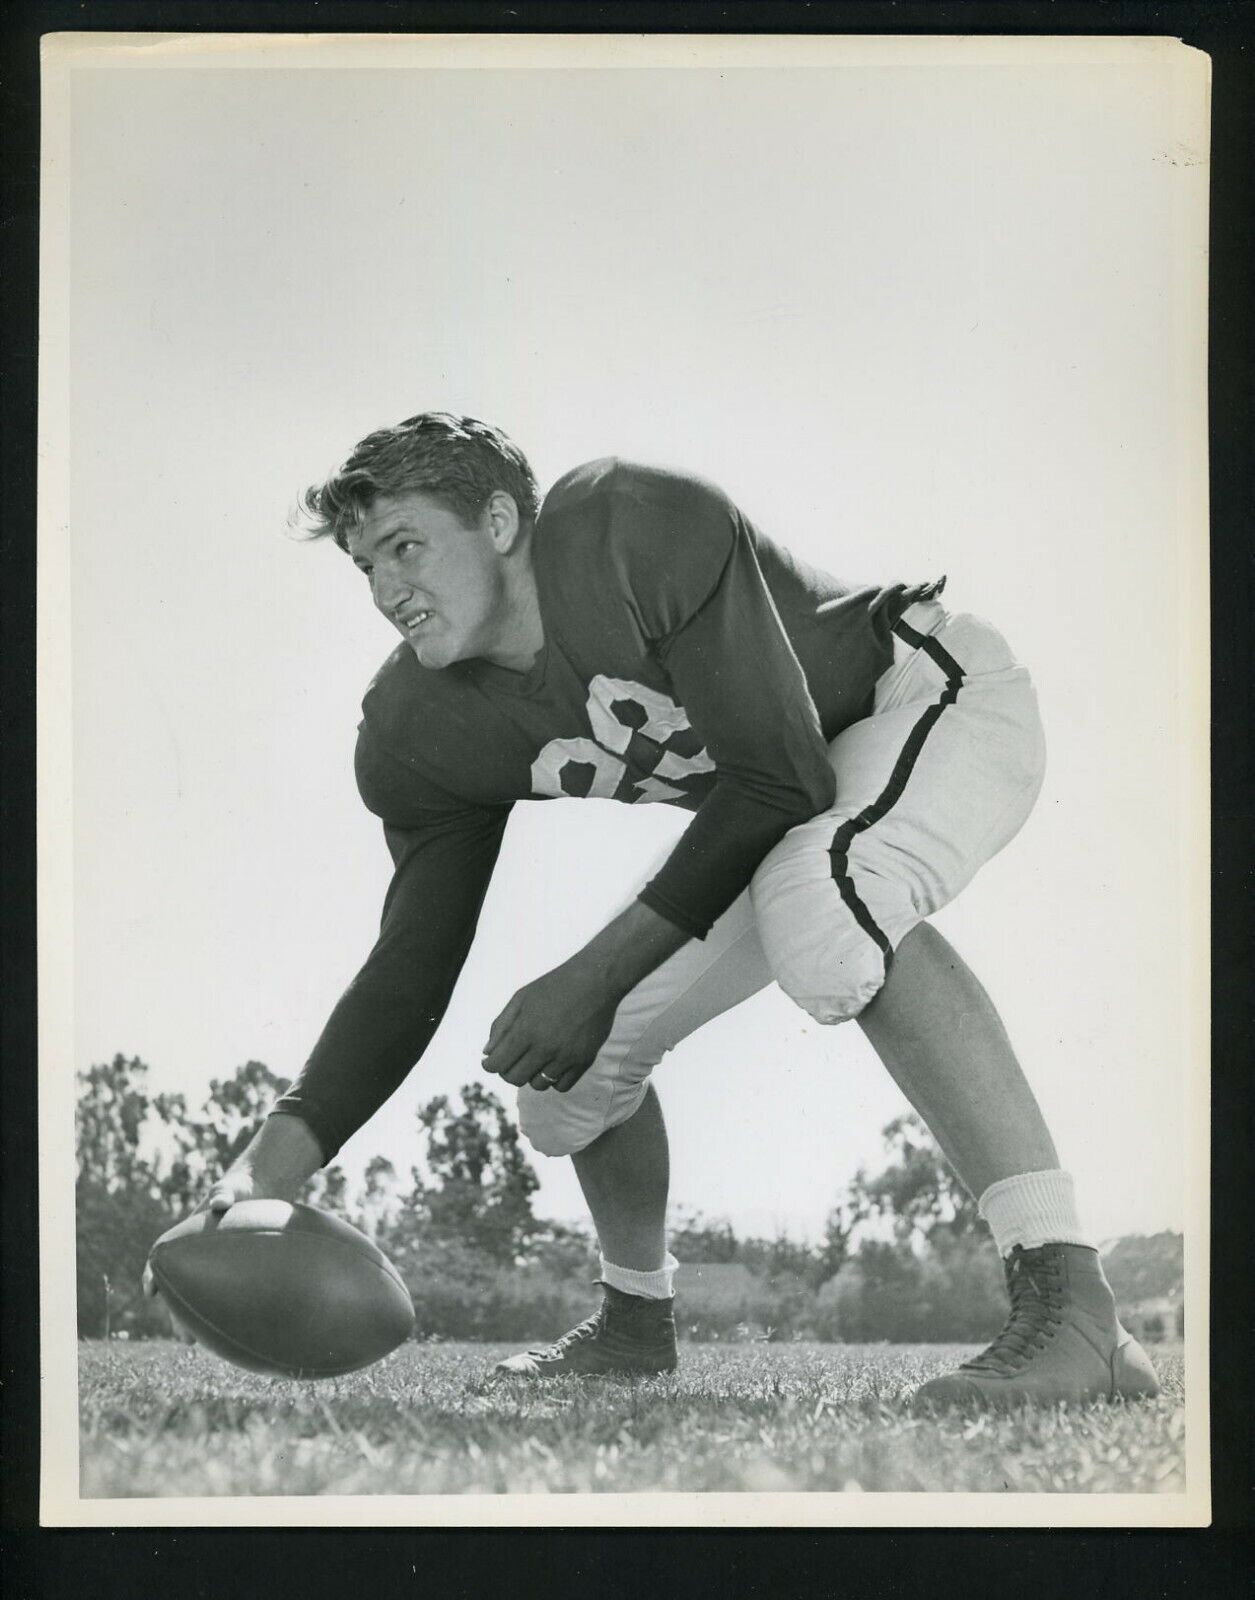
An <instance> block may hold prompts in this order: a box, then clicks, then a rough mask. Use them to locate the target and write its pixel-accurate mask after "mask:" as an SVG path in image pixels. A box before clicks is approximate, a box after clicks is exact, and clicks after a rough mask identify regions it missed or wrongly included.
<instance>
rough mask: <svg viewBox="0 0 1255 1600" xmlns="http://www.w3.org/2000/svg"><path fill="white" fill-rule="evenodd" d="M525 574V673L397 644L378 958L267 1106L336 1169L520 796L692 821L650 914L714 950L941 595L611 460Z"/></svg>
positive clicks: (822, 798) (476, 900) (407, 1043)
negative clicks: (287, 1118)
mask: <svg viewBox="0 0 1255 1600" xmlns="http://www.w3.org/2000/svg"><path fill="white" fill-rule="evenodd" d="M532 561H533V569H534V573H535V580H536V588H537V595H538V598H539V602H540V614H541V620H542V624H543V632H544V646H543V648H542V650H541V652H540V654H539V656H538V657H537V658H536V660H535V662H534V663H533V665H532V666H531V667H530V668H529V669H528V670H527V671H526V672H524V673H518V672H511V671H508V670H506V669H504V668H501V667H497V666H495V665H493V664H492V663H490V662H487V661H482V660H472V661H463V662H457V663H455V664H454V665H452V666H449V667H446V668H443V669H441V670H438V671H436V670H431V669H427V668H424V667H422V666H421V665H420V664H419V662H418V660H417V658H416V657H415V655H414V654H413V652H412V651H411V650H410V648H409V647H408V646H407V645H404V644H402V645H400V646H399V647H398V648H397V649H396V650H395V651H394V652H393V654H392V655H391V656H390V657H389V658H388V660H387V661H386V662H385V663H384V665H383V667H382V669H381V670H380V672H379V673H378V674H377V676H376V677H375V679H374V681H373V682H372V684H371V685H370V688H369V690H368V691H367V694H366V697H365V700H364V702H363V707H362V711H363V716H362V722H361V724H360V726H359V730H358V742H357V751H356V763H355V764H356V774H357V783H358V788H359V792H360V793H361V796H362V799H363V801H364V802H365V804H366V805H367V807H368V808H369V809H370V810H371V811H373V812H374V813H375V814H376V815H378V816H379V817H380V818H381V819H382V821H383V825H384V834H385V838H386V840H387V843H388V847H389V849H390V851H391V854H392V859H393V862H394V866H395V872H394V875H393V879H392V883H391V885H390V887H389V890H388V893H387V896H386V899H385V902H384V909H383V918H382V924H381V929H380V935H379V939H378V942H377V943H376V945H375V947H374V949H373V950H372V951H371V953H370V956H369V957H368V959H367V961H366V963H365V965H364V966H363V967H362V969H361V971H360V972H359V973H358V975H357V977H356V978H355V979H354V981H353V982H352V984H350V986H349V988H348V989H347V990H346V992H345V993H344V995H343V996H342V998H341V999H340V1001H339V1003H338V1004H337V1006H336V1008H335V1010H334V1011H333V1013H332V1015H331V1017H330V1019H329V1021H328V1023H327V1025H326V1027H325V1029H324V1030H323V1033H322V1035H321V1037H320V1038H319V1040H318V1042H317V1044H316V1045H315V1048H314V1050H313V1052H312V1054H311V1055H310V1058H309V1061H308V1062H307V1064H306V1066H305V1068H304V1070H303V1072H302V1073H301V1075H300V1076H299V1078H298V1079H297V1081H296V1082H295V1083H294V1084H293V1085H292V1087H291V1089H290V1090H289V1091H288V1092H287V1094H286V1095H284V1096H283V1098H282V1099H281V1100H280V1101H279V1102H278V1104H277V1106H276V1107H275V1109H276V1111H278V1112H280V1113H286V1114H292V1115H296V1116H299V1117H301V1118H302V1119H303V1120H304V1121H305V1122H306V1123H307V1124H308V1125H309V1127H310V1128H311V1130H312V1131H313V1133H314V1135H315V1137H316V1138H317V1140H318V1142H319V1144H320V1145H321V1147H322V1150H323V1153H324V1157H325V1159H327V1160H330V1158H331V1156H332V1155H333V1154H334V1153H335V1152H336V1150H338V1149H339V1147H340V1145H341V1144H342V1143H343V1142H344V1140H345V1139H346V1138H348V1137H349V1136H350V1135H351V1134H352V1133H353V1132H355V1131H356V1129H357V1128H358V1127H360V1126H361V1124H362V1123H363V1122H365V1121H366V1119H367V1118H368V1117H370V1116H371V1115H372V1114H373V1113H374V1111H375V1110H376V1109H377V1108H378V1107H379V1106H380V1105H381V1104H382V1103H383V1101H384V1100H385V1099H386V1098H387V1097H388V1096H389V1095H390V1094H391V1093H392V1092H393V1091H394V1090H395V1089H396V1088H397V1087H398V1085H399V1084H400V1083H401V1082H402V1080H403V1079H404V1078H405V1076H406V1075H407V1074H408V1072H409V1071H410V1069H411V1068H412V1067H413V1065H414V1064H415V1063H416V1062H417V1061H418V1059H419V1057H420V1056H421V1055H422V1053H423V1051H424V1050H425V1049H426V1047H427V1044H428V1042H429V1040H430V1039H431V1037H432V1035H433V1033H434V1032H435V1030H436V1028H437V1026H438V1025H439V1023H440V1020H441V1018H442V1016H443V1015H444V1011H445V1008H446V1007H447V1005H448V1002H449V999H450V996H451V995H452V992H453V987H454V985H455V983H456V981H457V978H458V974H459V972H460V971H461V968H462V965H463V963H464V961H465V959H466V955H467V952H468V951H469V949H470V944H471V940H472V937H473V935H474V932H475V925H476V921H477V919H478V916H479V911H480V907H481V905H482V903H483V899H484V895H485V893H486V891H487V888H488V883H489V879H490V877H491V874H492V871H493V867H494V865H495V862H496V859H497V853H498V850H499V848H500V844H501V837H502V832H503V830H504V827H505V823H506V819H507V816H508V814H509V811H510V808H511V806H512V805H513V804H514V802H515V801H517V800H546V799H557V798H563V797H568V798H583V797H593V798H600V799H611V800H617V801H622V802H624V803H626V804H629V805H632V804H639V803H642V802H662V803H664V804H668V805H676V806H682V807H685V808H687V809H688V810H690V811H692V812H693V813H694V815H693V820H692V822H691V823H690V824H689V825H688V827H687V829H686V830H685V832H684V834H683V836H682V837H681V839H680V840H679V841H678V843H677V844H676V847H675V849H674V850H673V851H672V853H671V854H670V856H669V857H668V858H667V860H666V861H665V862H664V864H663V866H662V868H661V870H660V871H659V872H658V873H657V875H656V876H655V877H654V878H653V879H652V880H651V882H649V883H648V884H647V885H646V886H645V887H644V889H643V890H642V891H641V895H640V898H641V900H643V901H644V903H645V904H646V905H648V906H649V907H651V908H652V909H653V910H654V911H656V912H657V913H658V914H659V915H661V916H663V917H665V918H667V919H668V920H669V921H671V922H673V923H675V924H676V925H677V926H678V927H679V928H681V929H682V930H683V931H684V932H686V933H688V934H690V935H691V936H693V937H695V938H702V937H704V936H705V934H706V933H707V931H708V930H709V928H710V926H711V924H712V923H713V922H714V921H715V919H716V918H717V917H718V916H719V915H720V914H721V913H722V912H723V911H725V910H726V909H727V907H728V906H729V905H730V904H731V903H732V901H733V900H734V899H735V898H736V896H737V895H738V894H740V893H741V891H742V890H743V889H744V888H745V887H746V886H747V885H748V883H749V880H750V878H751V877H752V875H753V873H754V871H755V869H756V868H757V867H758V865H759V863H760V862H761V861H762V859H763V857H764V856H765V855H766V854H767V852H768V851H769V850H770V849H771V848H772V846H773V845H774V844H776V843H777V842H778V840H779V839H781V838H782V837H783V836H784V834H785V833H786V832H787V831H788V830H789V829H790V828H791V827H793V826H795V825H796V824H797V823H799V822H802V821H805V820H807V819H808V818H810V817H812V816H814V815H816V813H818V812H820V811H822V810H824V809H826V807H828V806H829V805H830V804H831V803H832V800H833V796H834V787H835V786H834V778H833V773H832V768H831V766H830V764H829V760H828V752H827V745H828V743H829V741H831V740H832V739H833V738H835V737H836V735H837V734H838V733H840V732H841V730H842V729H843V728H845V727H848V726H849V725H850V723H852V722H854V721H856V720H858V719H859V718H860V717H862V716H865V715H866V714H867V713H868V711H869V710H870V708H871V702H872V696H873V692H874V688H875V683H876V680H877V678H878V677H879V676H880V674H881V673H882V672H883V671H884V670H885V669H886V667H888V666H889V664H890V663H891V661H892V640H891V633H892V629H893V625H894V623H895V622H896V621H897V620H898V618H899V617H900V616H901V614H902V612H903V611H904V610H905V609H906V608H907V607H908V606H909V605H911V604H913V603H914V602H915V601H917V600H919V599H924V598H929V597H931V596H932V595H934V594H936V593H937V592H938V591H939V589H940V587H941V584H942V582H943V581H944V580H935V581H933V582H931V583H921V584H913V585H912V584H902V583H899V584H894V585H892V586H889V587H876V586H864V587H850V586H847V585H845V584H842V583H840V582H838V581H837V580H836V579H835V578H832V577H830V576H829V575H828V574H827V573H824V572H820V571H818V570H817V569H815V568H813V567H810V566H807V565H805V564H804V563H802V562H800V561H798V560H796V559H794V558H793V557H792V556H790V555H789V553H788V552H787V551H785V550H784V549H782V548H781V547H780V546H779V545H777V544H775V543H773V542H772V541H771V540H770V539H768V538H766V537H765V536H764V535H763V534H761V533H760V532H759V531H758V530H757V529H756V528H755V527H754V526H753V525H752V524H751V523H750V521H749V520H748V518H746V517H745V516H744V515H743V513H742V512H741V511H740V510H738V508H737V507H736V506H735V505H734V504H733V503H732V502H731V501H730V500H729V499H728V497H727V496H726V495H725V494H723V493H722V492H721V491H720V490H718V489H717V488H715V487H714V486H713V485H712V484H709V483H707V482H705V481H703V480H701V479H698V478H694V477H691V476H687V475H683V474H680V473H676V472H670V471H663V470H659V469H656V468H651V467H644V466H639V465H636V464H633V463H628V462H625V461H621V460H618V459H614V458H611V459H607V460H601V461H594V462H591V463H589V464H587V465H585V466H582V467H578V468H576V469H575V471H573V472H571V473H569V474H568V475H567V476H566V477H564V478H563V479H561V480H560V481H559V482H558V483H557V484H556V485H555V486H554V488H553V489H552V490H551V491H550V492H549V494H548V495H547V496H546V498H545V501H544V505H543V507H542V509H541V512H540V515H539V517H538V519H537V523H536V527H535V529H534V532H533V539H532Z"/></svg>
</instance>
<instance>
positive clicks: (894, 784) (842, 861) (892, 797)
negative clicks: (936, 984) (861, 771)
mask: <svg viewBox="0 0 1255 1600" xmlns="http://www.w3.org/2000/svg"><path fill="white" fill-rule="evenodd" d="M893 631H894V633H896V634H897V635H898V637H899V638H900V639H904V640H905V641H906V643H907V644H909V645H910V646H911V647H912V648H913V649H915V650H922V651H923V652H924V654H925V655H927V656H929V657H930V658H931V660H932V661H933V662H934V663H935V664H936V665H937V666H938V667H940V668H941V670H942V672H943V673H945V677H946V685H945V688H944V689H943V690H942V692H941V696H940V698H939V699H938V700H937V701H935V702H934V704H932V705H930V706H928V707H927V708H926V710H925V711H924V713H923V715H922V716H921V717H920V719H919V721H918V722H917V723H916V724H915V726H914V727H913V728H912V729H911V731H910V733H908V734H907V736H906V740H905V742H904V744H903V746H902V750H901V753H900V754H899V756H898V759H897V760H896V761H895V762H894V764H893V771H892V772H891V773H890V774H889V782H888V783H887V784H886V785H885V787H884V788H883V789H882V790H881V792H880V793H879V794H878V795H877V796H876V798H875V799H874V800H873V801H872V802H871V804H870V805H868V806H864V808H863V810H862V811H860V812H859V814H858V815H857V816H856V817H851V818H850V819H849V820H848V821H846V822H843V823H842V824H841V826H840V827H839V828H838V829H837V831H836V833H835V835H834V836H833V840H832V845H831V847H830V849H829V851H828V856H829V859H830V860H831V862H832V877H833V881H834V882H835V883H836V885H837V889H838V891H839V892H840V895H841V898H842V900H844V901H845V903H846V905H847V906H848V907H849V909H850V914H851V915H852V916H853V918H854V920H855V921H856V922H857V923H858V925H859V927H860V928H862V930H863V932H864V933H865V934H866V935H867V937H868V938H869V939H871V940H873V941H874V942H875V944H876V945H878V946H879V948H880V951H881V954H882V955H883V956H884V959H885V976H886V977H888V975H889V968H890V966H891V964H892V962H893V947H892V945H891V944H890V943H889V939H888V936H887V935H886V933H885V931H884V929H883V928H881V927H880V926H879V924H878V923H877V922H876V919H875V917H873V916H872V914H871V912H870V911H869V910H868V908H867V906H866V905H865V904H864V903H863V900H862V899H861V898H860V896H859V892H858V890H857V889H856V888H855V887H854V879H853V878H852V877H851V876H850V846H851V844H852V843H853V842H854V840H855V839H856V838H857V837H858V835H859V834H860V833H866V832H867V830H868V829H869V828H872V827H875V825H876V823H878V822H879V821H880V820H881V818H882V817H884V816H886V815H887V814H888V813H889V812H890V811H891V810H892V809H893V807H894V806H895V805H897V803H898V801H899V800H900V799H901V798H902V791H903V790H904V789H905V788H906V784H907V779H908V778H909V777H910V776H911V773H912V771H913V770H914V767H915V763H916V762H917V761H918V760H919V753H920V751H921V750H922V749H923V748H924V741H925V740H926V739H927V738H928V735H929V734H930V733H931V732H932V730H933V728H934V727H935V726H936V725H937V722H938V721H939V720H940V717H941V713H942V712H943V711H944V710H945V709H946V707H947V706H952V705H953V704H954V702H955V701H956V700H957V699H958V697H959V690H960V689H961V688H962V687H963V668H962V667H961V666H960V665H959V664H958V662H957V661H956V660H955V659H954V657H953V656H952V655H951V654H950V652H949V651H948V650H946V649H945V647H944V646H943V645H940V644H938V642H937V640H936V639H934V638H931V637H930V636H929V635H927V634H923V633H918V632H917V631H916V630H915V629H914V628H912V627H911V625H910V624H909V623H907V622H901V621H899V622H897V623H895V624H894V629H893Z"/></svg>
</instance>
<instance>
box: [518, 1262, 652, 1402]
mask: <svg viewBox="0 0 1255 1600" xmlns="http://www.w3.org/2000/svg"><path fill="white" fill-rule="evenodd" d="M601 1290H602V1302H601V1307H600V1309H599V1310H598V1311H597V1313H596V1315H595V1316H591V1317H589V1318H588V1319H587V1321H585V1322H581V1323H580V1324H579V1326H578V1327H575V1328H572V1329H571V1331H570V1332H569V1333H564V1334H563V1335H562V1337H561V1338H560V1339H559V1340H557V1342H556V1343H554V1344H549V1345H542V1346H540V1347H538V1348H537V1349H535V1350H523V1351H521V1352H520V1353H519V1354H518V1355H516V1356H507V1357H506V1359H505V1360H504V1361H499V1362H498V1363H497V1365H496V1368H495V1371H497V1372H501V1373H505V1374H507V1375H509V1376H511V1377H515V1378H568V1377H595V1376H597V1375H598V1374H611V1375H617V1376H620V1377H650V1376H652V1375H654V1374H656V1373H659V1372H674V1371H675V1368H676V1361H677V1352H676V1342H675V1317H674V1315H673V1314H672V1305H673V1304H674V1302H673V1301H671V1300H648V1299H646V1298H644V1297H643V1296H642V1295H636V1294H624V1293H623V1291H622V1290H621V1289H613V1288H611V1286H610V1285H609V1284H608V1283H603V1284H602V1285H601Z"/></svg>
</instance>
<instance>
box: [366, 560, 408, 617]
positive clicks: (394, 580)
mask: <svg viewBox="0 0 1255 1600" xmlns="http://www.w3.org/2000/svg"><path fill="white" fill-rule="evenodd" d="M371 588H372V590H373V591H374V601H375V604H376V606H378V608H379V609H380V611H386V612H393V611H395V610H396V609H397V607H398V606H399V605H400V604H402V602H403V601H405V600H408V599H409V598H410V595H411V590H410V586H409V585H408V584H407V583H406V582H405V580H404V579H403V578H399V577H398V576H397V575H396V574H395V573H391V572H386V571H381V570H380V568H378V567H376V568H375V570H374V572H372V573H371Z"/></svg>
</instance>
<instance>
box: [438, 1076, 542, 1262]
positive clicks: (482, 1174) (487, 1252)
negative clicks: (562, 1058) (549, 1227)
mask: <svg viewBox="0 0 1255 1600" xmlns="http://www.w3.org/2000/svg"><path fill="white" fill-rule="evenodd" d="M461 1100H462V1108H461V1110H460V1111H458V1110H455V1108H454V1107H453V1106H452V1105H451V1104H450V1102H449V1098H448V1096H447V1095H438V1096H437V1097H436V1098H435V1099H434V1100H429V1101H428V1102H427V1104H426V1105H425V1106H423V1107H422V1108H421V1109H420V1110H419V1113H418V1121H419V1126H420V1127H421V1128H422V1129H423V1130H424V1132H425V1133H426V1136H427V1151H426V1176H424V1174H423V1173H422V1172H420V1171H418V1170H417V1169H415V1174H414V1176H415V1192H414V1196H413V1201H414V1217H415V1221H416V1222H418V1221H419V1220H420V1218H421V1225H422V1232H423V1234H424V1236H425V1237H426V1238H427V1239H428V1240H438V1239H439V1240H446V1241H457V1242H458V1243H459V1244H460V1245H462V1246H463V1247H465V1248H468V1249H471V1250H474V1251H478V1252H479V1253H481V1254H482V1255H484V1256H486V1257H487V1258H489V1259H490V1260H493V1261H499V1262H508V1261H514V1260H516V1259H517V1258H518V1257H519V1256H521V1255H522V1254H523V1253H524V1252H525V1251H526V1248H527V1245H528V1243H529V1241H530V1240H531V1239H532V1237H533V1236H534V1235H535V1234H536V1232H537V1231H538V1229H539V1224H538V1222H537V1220H536V1217H535V1215H534V1213H533V1211H532V1195H533V1194H534V1193H535V1192H536V1190H537V1189H538V1188H539V1187H540V1183H539V1180H538V1179H537V1177H536V1174H535V1173H534V1172H533V1171H532V1168H531V1165H530V1163H529V1162H528V1159H527V1156H526V1155H525V1154H524V1152H523V1149H522V1147H521V1145H520V1144H519V1135H518V1129H517V1128H516V1127H515V1125H514V1123H513V1121H512V1120H511V1118H510V1116H509V1115H508V1113H507V1112H506V1109H505V1107H504V1106H503V1105H502V1104H501V1102H500V1100H498V1099H497V1097H496V1095H494V1094H492V1093H490V1091H489V1090H487V1089H485V1088H484V1087H483V1086H482V1085H481V1084H478V1083H468V1084H464V1085H463V1087H462V1090H461Z"/></svg>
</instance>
